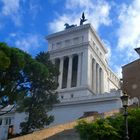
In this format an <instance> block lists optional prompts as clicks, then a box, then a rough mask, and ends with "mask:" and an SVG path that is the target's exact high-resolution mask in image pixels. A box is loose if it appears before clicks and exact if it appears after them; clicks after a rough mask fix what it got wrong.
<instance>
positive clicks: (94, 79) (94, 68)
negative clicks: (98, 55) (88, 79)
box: [92, 58, 96, 93]
mask: <svg viewBox="0 0 140 140" xmlns="http://www.w3.org/2000/svg"><path fill="white" fill-rule="evenodd" d="M92 90H93V92H94V93H95V92H96V62H95V59H94V58H93V59H92Z"/></svg>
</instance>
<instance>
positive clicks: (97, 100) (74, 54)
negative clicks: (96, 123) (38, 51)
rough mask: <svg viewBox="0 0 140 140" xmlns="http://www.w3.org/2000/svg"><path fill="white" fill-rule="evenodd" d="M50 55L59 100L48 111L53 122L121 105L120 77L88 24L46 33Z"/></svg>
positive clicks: (57, 122)
mask: <svg viewBox="0 0 140 140" xmlns="http://www.w3.org/2000/svg"><path fill="white" fill-rule="evenodd" d="M46 39H47V40H48V49H49V53H50V59H51V60H52V62H53V63H55V64H56V65H57V67H58V68H59V71H60V75H59V76H58V77H57V78H56V80H58V83H59V87H58V89H57V91H58V93H59V99H60V103H59V104H57V105H55V107H54V109H53V111H52V112H51V114H53V115H54V116H55V122H54V124H59V123H64V122H67V121H72V120H74V119H77V118H79V117H81V116H82V115H83V113H84V112H88V111H98V112H104V111H110V110H112V109H116V108H119V107H120V99H119V97H120V94H119V93H118V91H117V90H118V89H119V88H120V85H119V83H120V80H119V78H118V77H117V76H116V75H115V74H114V73H113V72H112V71H111V69H110V68H109V66H108V63H107V49H106V48H105V46H104V44H103V43H102V41H101V39H100V38H99V36H98V35H97V33H96V32H95V30H94V28H93V27H92V25H91V24H85V25H81V26H77V27H72V28H69V29H65V30H64V31H61V32H57V33H54V34H51V35H48V36H47V37H46Z"/></svg>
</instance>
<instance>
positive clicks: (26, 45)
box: [15, 34, 41, 53]
mask: <svg viewBox="0 0 140 140" xmlns="http://www.w3.org/2000/svg"><path fill="white" fill-rule="evenodd" d="M40 38H41V37H40V36H39V35H31V34H30V35H26V36H25V37H20V38H18V39H17V40H16V41H15V46H16V47H18V48H20V49H22V50H24V51H26V52H28V53H29V52H30V51H34V50H37V49H38V48H39V47H40Z"/></svg>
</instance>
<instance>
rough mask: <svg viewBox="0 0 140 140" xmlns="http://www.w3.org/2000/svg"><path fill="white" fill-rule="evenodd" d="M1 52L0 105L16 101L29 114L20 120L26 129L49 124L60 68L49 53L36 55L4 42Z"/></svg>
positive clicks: (55, 99) (19, 109)
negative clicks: (52, 60) (56, 77)
mask: <svg viewBox="0 0 140 140" xmlns="http://www.w3.org/2000/svg"><path fill="white" fill-rule="evenodd" d="M0 54H1V55H0V106H1V109H2V108H4V107H5V106H7V105H9V104H11V105H12V104H16V105H17V110H18V111H19V112H25V113H27V114H28V115H27V118H26V120H25V122H23V123H21V128H22V132H23V133H28V132H30V131H32V130H35V129H40V128H43V127H44V126H45V125H48V124H50V123H51V122H52V121H53V116H49V115H48V111H50V110H51V109H52V107H53V104H55V103H57V102H58V100H57V93H56V92H55V90H56V88H57V86H58V83H57V82H56V80H55V76H57V75H58V74H59V72H58V70H57V68H56V67H55V66H54V65H53V64H52V63H51V61H50V60H49V54H48V53H44V52H42V53H40V54H38V55H37V57H36V58H34V59H33V58H32V57H31V56H30V55H29V54H27V53H25V52H23V51H21V50H20V49H17V48H12V47H11V48H10V47H9V46H8V45H7V44H5V43H0Z"/></svg>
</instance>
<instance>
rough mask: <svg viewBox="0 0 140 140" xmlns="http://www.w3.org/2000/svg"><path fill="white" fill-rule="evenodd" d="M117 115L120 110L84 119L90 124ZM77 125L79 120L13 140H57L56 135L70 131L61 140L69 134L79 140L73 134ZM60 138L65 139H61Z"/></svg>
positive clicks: (62, 135)
mask: <svg viewBox="0 0 140 140" xmlns="http://www.w3.org/2000/svg"><path fill="white" fill-rule="evenodd" d="M115 113H119V110H112V111H110V112H105V113H102V114H98V115H97V114H96V115H95V116H89V117H87V118H84V120H86V121H88V122H90V121H93V120H95V119H96V118H99V117H107V116H112V115H114V114H115ZM76 125H77V120H76V121H73V122H69V123H66V124H61V125H57V126H54V127H50V128H46V129H42V130H39V131H35V132H33V133H31V134H28V135H24V136H21V137H17V138H13V139H11V140H44V139H46V140H55V135H57V134H58V133H61V132H66V131H67V130H68V132H67V133H66V134H65V133H63V134H61V135H59V139H61V140H66V139H65V137H66V136H68V133H69V134H70V133H71V134H74V135H75V136H76V137H75V139H73V140H78V135H77V134H76V133H75V132H73V131H74V127H75V126H76ZM52 136H54V138H51V137H52ZM60 136H61V137H63V138H60ZM71 136H72V135H71Z"/></svg>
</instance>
